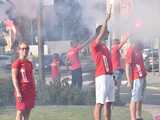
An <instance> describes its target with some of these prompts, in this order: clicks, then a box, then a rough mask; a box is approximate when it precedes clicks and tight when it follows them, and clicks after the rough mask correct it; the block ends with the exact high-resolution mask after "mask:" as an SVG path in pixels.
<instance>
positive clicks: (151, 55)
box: [143, 49, 159, 72]
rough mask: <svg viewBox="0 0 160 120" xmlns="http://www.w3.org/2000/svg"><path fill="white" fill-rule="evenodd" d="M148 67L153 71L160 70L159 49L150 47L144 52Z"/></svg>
mask: <svg viewBox="0 0 160 120" xmlns="http://www.w3.org/2000/svg"><path fill="white" fill-rule="evenodd" d="M143 58H144V63H145V67H146V69H147V70H148V71H149V72H151V71H153V72H158V71H159V53H158V49H148V50H146V51H144V53H143Z"/></svg>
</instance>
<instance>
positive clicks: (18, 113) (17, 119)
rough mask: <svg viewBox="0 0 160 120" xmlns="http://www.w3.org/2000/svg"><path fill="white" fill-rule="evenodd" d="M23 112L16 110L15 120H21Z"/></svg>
mask: <svg viewBox="0 0 160 120" xmlns="http://www.w3.org/2000/svg"><path fill="white" fill-rule="evenodd" d="M22 118H23V112H22V111H19V110H17V114H16V120H23V119H22Z"/></svg>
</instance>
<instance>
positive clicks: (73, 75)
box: [71, 70, 76, 88]
mask: <svg viewBox="0 0 160 120" xmlns="http://www.w3.org/2000/svg"><path fill="white" fill-rule="evenodd" d="M75 74H76V73H75V70H73V71H72V85H71V87H72V88H74V87H75V86H76V75H75Z"/></svg>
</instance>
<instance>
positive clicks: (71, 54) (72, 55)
mask: <svg viewBox="0 0 160 120" xmlns="http://www.w3.org/2000/svg"><path fill="white" fill-rule="evenodd" d="M80 48H81V47H80V46H78V47H75V48H71V49H70V50H69V51H68V54H67V57H68V59H69V61H70V63H71V70H75V69H78V68H81V63H80V59H79V51H80Z"/></svg>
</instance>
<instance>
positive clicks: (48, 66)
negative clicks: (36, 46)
mask: <svg viewBox="0 0 160 120" xmlns="http://www.w3.org/2000/svg"><path fill="white" fill-rule="evenodd" d="M52 57H53V56H52V55H44V59H43V60H44V69H45V71H46V72H48V71H50V70H51V63H52ZM33 64H34V68H35V70H36V71H38V70H39V61H38V59H36V60H35V61H34V62H33Z"/></svg>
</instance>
